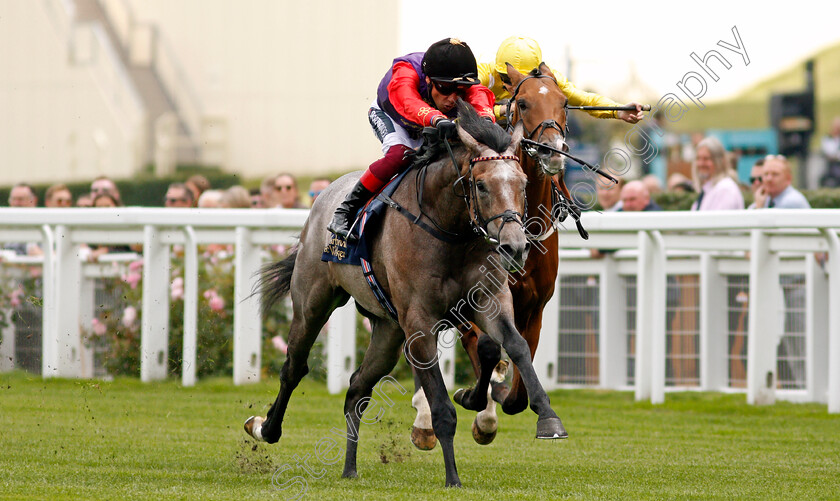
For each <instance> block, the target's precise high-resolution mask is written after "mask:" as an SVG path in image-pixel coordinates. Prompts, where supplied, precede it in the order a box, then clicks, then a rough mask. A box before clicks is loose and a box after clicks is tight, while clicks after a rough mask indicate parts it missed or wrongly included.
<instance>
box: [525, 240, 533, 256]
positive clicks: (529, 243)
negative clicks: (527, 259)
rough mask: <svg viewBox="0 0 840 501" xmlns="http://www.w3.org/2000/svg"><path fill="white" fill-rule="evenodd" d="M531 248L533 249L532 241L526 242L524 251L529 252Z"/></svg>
mask: <svg viewBox="0 0 840 501" xmlns="http://www.w3.org/2000/svg"><path fill="white" fill-rule="evenodd" d="M529 250H531V242H525V249H524V252H525V253H526V254H527V253H528V251H529Z"/></svg>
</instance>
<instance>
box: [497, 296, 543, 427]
mask: <svg viewBox="0 0 840 501" xmlns="http://www.w3.org/2000/svg"><path fill="white" fill-rule="evenodd" d="M517 327H520V328H519V332H520V333H521V334H522V337H523V338H524V339H525V341H526V342H527V343H528V349H529V351H530V355H531V360H534V354H535V353H536V352H537V345H538V344H539V342H540V329H541V327H542V312H538V313H536V314H535V315H534V316H533V317H530V318H529V319H528V320H527V321H526V322H525V323H524V325H521V326H517ZM501 396H502V397H503V398H501V399H497V400H496V401H497V402H499V401H500V400H501V401H500V403H501V404H502V411H504V413H505V414H519V413H520V412H522V411H524V410H525V409H527V408H528V390H527V389H526V388H525V384H524V382H523V380H522V375H521V373H520V372H519V369H518V367H514V371H513V378H512V379H511V382H510V389H509V391H508V392H507V393H506V394H505V395H501Z"/></svg>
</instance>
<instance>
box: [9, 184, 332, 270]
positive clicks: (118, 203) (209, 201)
mask: <svg viewBox="0 0 840 501" xmlns="http://www.w3.org/2000/svg"><path fill="white" fill-rule="evenodd" d="M329 184H330V179H328V178H326V177H319V178H315V179H313V180H312V182H311V184H310V186H309V193H308V194H309V206H311V205H312V203H314V202H315V199H316V198H317V197H318V195H320V194H321V192H322V191H323V190H324V189H325V188H326V187H327V186H328V185H329ZM38 202H39V200H38V194H37V193H36V191H35V189H34V188H33V187H32V186H31V185H29V184H27V183H18V184H16V185H14V186H13V187H12V189H11V190H10V192H9V200H8V203H9V207H19V208H34V207H39V204H38ZM124 205H125V204H124V203H123V199H122V195H121V193H120V190H119V188H118V187H117V185H116V183H115V182H114V181H113V180H112V179H110V178H109V177H107V176H99V177H97V178H95V179H94V180H93V181H92V182H91V185H90V191H86V192H85V193H82V194H80V195H79V196H78V197H77V198H76V200H75V202H74V200H73V194H72V192H71V190H70V188H68V186H67V185H66V184H61V183H58V184H53V185H51V186H49V187H48V188H47V190H46V192H45V193H44V204H43V206H44V207H47V208H69V207H92V208H96V207H111V208H113V207H123V206H124ZM161 205H162V206H163V207H166V208H200V209H210V208H229V209H248V208H253V209H263V208H295V209H302V208H307V205H304V203H303V201H302V200H301V196H300V193H299V191H298V182H297V179H296V178H295V177H294V176H293V175H291V174H288V173H282V174H279V175H276V176H270V177H268V178H266V179H265V180H263V182H262V184H261V185H260V187H259V188H257V189H254V190H250V191H249V190H248V189H247V188H245V187H244V186H240V185H235V186H230V187H228V188H226V189H213V187H212V186H211V183H210V182H209V181H208V180H207V178H205V177H204V176H201V175H194V176H191V177H190V178H188V179H187V180H186V181H184V182H176V183H172V184H170V185H169V186H168V187H167V189H166V192H165V193H164V194H163V196H162V198H161ZM2 249H3V250H6V251H12V252H14V253H15V254H17V255H29V256H37V255H41V254H43V252H42V250H41V248H40V246H39V245H38V244H37V243H32V242H30V243H25V242H21V243H18V242H10V243H5V244H3V245H2ZM130 250H131V249H129V248H127V247H124V246H116V247H114V246H93V247H92V248H91V252H90V256H91V258H92V259H96V258H98V257H99V256H101V255H102V254H105V253H109V252H123V251H130Z"/></svg>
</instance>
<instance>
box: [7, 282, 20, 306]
mask: <svg viewBox="0 0 840 501" xmlns="http://www.w3.org/2000/svg"><path fill="white" fill-rule="evenodd" d="M22 297H23V287H20V286H18V287H17V288H15V290H13V291H12V292H11V293H10V294H9V304H10V305H11V306H12V308H17V307H18V306H20V305H21V303H22V301H21V298H22Z"/></svg>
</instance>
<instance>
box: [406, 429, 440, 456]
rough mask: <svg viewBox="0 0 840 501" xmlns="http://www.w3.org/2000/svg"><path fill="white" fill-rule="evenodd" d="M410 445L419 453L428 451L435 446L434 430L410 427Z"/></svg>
mask: <svg viewBox="0 0 840 501" xmlns="http://www.w3.org/2000/svg"><path fill="white" fill-rule="evenodd" d="M411 443H413V444H414V447H417V448H418V449H420V450H421V451H430V450H432V449H434V448H435V446H436V445H437V437H436V436H435V430H428V429H425V428H417V427H416V426H412V427H411Z"/></svg>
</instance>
